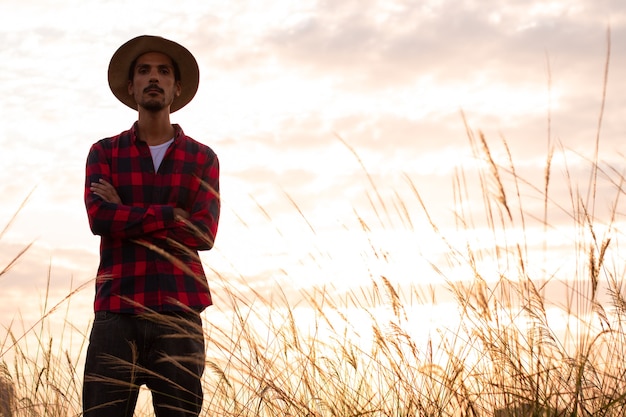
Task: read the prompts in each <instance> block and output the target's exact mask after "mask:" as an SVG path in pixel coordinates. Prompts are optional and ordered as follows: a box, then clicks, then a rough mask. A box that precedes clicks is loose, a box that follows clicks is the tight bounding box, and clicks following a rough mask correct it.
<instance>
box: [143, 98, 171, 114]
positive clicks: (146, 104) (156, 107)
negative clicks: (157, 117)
mask: <svg viewBox="0 0 626 417" xmlns="http://www.w3.org/2000/svg"><path fill="white" fill-rule="evenodd" d="M139 105H140V106H141V107H143V108H144V109H146V110H147V111H149V112H151V113H157V112H160V111H161V110H163V109H164V108H165V107H166V106H165V100H157V99H147V100H142V102H141V103H139Z"/></svg>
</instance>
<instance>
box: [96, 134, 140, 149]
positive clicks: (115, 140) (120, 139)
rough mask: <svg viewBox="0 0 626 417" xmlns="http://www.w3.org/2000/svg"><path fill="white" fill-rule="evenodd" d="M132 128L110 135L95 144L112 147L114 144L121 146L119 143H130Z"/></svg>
mask: <svg viewBox="0 0 626 417" xmlns="http://www.w3.org/2000/svg"><path fill="white" fill-rule="evenodd" d="M130 140H131V130H125V131H123V132H121V133H118V134H117V135H114V136H109V137H106V138H102V139H100V140H98V141H97V142H96V143H95V144H94V145H98V146H102V147H105V148H110V147H113V146H119V144H125V143H130Z"/></svg>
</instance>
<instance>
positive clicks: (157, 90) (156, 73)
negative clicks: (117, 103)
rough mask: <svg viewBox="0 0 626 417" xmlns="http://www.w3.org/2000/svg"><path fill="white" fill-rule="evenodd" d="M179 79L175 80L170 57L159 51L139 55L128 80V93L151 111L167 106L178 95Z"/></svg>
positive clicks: (141, 105)
mask: <svg viewBox="0 0 626 417" xmlns="http://www.w3.org/2000/svg"><path fill="white" fill-rule="evenodd" d="M180 91H181V85H180V81H176V77H175V75H174V65H173V63H172V59H171V58H170V57H169V56H167V55H165V54H162V53H160V52H148V53H146V54H143V55H140V56H139V57H138V58H137V60H136V62H135V68H134V69H133V79H132V80H130V81H128V93H129V94H131V95H132V96H133V97H134V98H135V101H136V102H137V104H138V105H139V106H140V107H143V108H144V109H146V110H148V111H151V112H158V111H161V110H163V109H165V108H169V106H170V105H171V104H172V101H174V98H175V97H177V96H178V95H180Z"/></svg>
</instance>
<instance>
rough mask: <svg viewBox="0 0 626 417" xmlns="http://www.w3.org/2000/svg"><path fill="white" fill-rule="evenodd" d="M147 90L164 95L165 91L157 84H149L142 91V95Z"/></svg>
mask: <svg viewBox="0 0 626 417" xmlns="http://www.w3.org/2000/svg"><path fill="white" fill-rule="evenodd" d="M149 90H157V91H158V92H159V93H164V92H165V91H164V90H163V89H162V88H161V87H159V86H158V85H157V84H150V85H149V86H147V87H146V88H144V89H143V92H144V93H147V92H148V91H149Z"/></svg>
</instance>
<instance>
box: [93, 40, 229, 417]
mask: <svg viewBox="0 0 626 417" xmlns="http://www.w3.org/2000/svg"><path fill="white" fill-rule="evenodd" d="M108 78H109V86H110V87H111V91H112V92H113V94H114V95H115V96H116V97H117V98H118V99H119V100H120V101H121V102H122V103H124V104H126V105H127V106H129V107H131V108H132V109H134V110H136V111H137V112H138V120H137V121H136V122H135V124H134V125H133V126H132V128H131V129H130V130H128V131H125V132H122V133H120V134H119V135H117V136H114V137H111V138H107V139H102V140H100V141H98V142H96V143H95V144H94V145H93V146H92V147H91V150H90V152H89V156H88V158H87V167H86V180H85V205H86V208H87V215H88V217H89V224H90V227H91V231H92V232H93V233H94V234H96V235H99V236H100V237H101V241H100V265H99V268H98V275H97V277H96V295H95V302H94V310H95V320H94V323H93V328H92V330H91V335H90V338H89V347H88V350H87V357H86V363H85V380H84V385H83V411H84V416H85V417H96V416H116V417H117V416H127V417H132V415H133V411H134V408H135V405H136V402H137V395H138V391H139V387H140V386H141V385H144V384H145V385H146V386H147V387H148V388H149V389H150V390H151V393H152V402H153V406H154V410H155V413H156V415H157V416H160V417H163V416H168V417H169V416H197V415H198V414H199V413H200V410H201V407H202V386H201V376H202V373H203V371H204V360H205V350H204V337H203V331H202V320H201V318H200V313H201V312H202V311H203V310H204V309H205V308H206V307H208V306H209V305H211V294H210V292H209V287H208V284H207V280H206V277H205V274H204V271H203V267H202V263H201V261H200V258H199V257H198V251H199V250H208V249H211V247H212V246H213V242H214V239H215V234H216V232H217V225H218V219H219V213H220V198H219V163H218V159H217V156H216V155H215V153H214V152H213V151H212V150H211V149H210V148H209V147H208V146H205V145H203V144H201V143H199V142H196V141H195V140H193V139H192V138H190V137H188V136H186V135H185V134H184V133H183V131H182V129H181V127H180V126H178V125H176V124H171V123H170V113H171V112H174V111H176V110H179V109H180V108H182V107H184V106H185V105H186V104H187V103H189V101H191V99H192V98H193V97H194V95H195V93H196V90H197V88H198V80H199V70H198V64H197V62H196V60H195V58H194V57H193V55H192V54H191V53H190V52H189V51H188V50H187V49H186V48H184V47H183V46H181V45H179V44H177V43H175V42H172V41H170V40H167V39H164V38H161V37H156V36H139V37H137V38H134V39H131V40H130V41H128V42H127V43H125V44H124V45H122V46H121V47H120V48H119V49H118V50H117V51H116V52H115V54H114V55H113V57H112V58H111V62H110V64H109V71H108Z"/></svg>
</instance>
